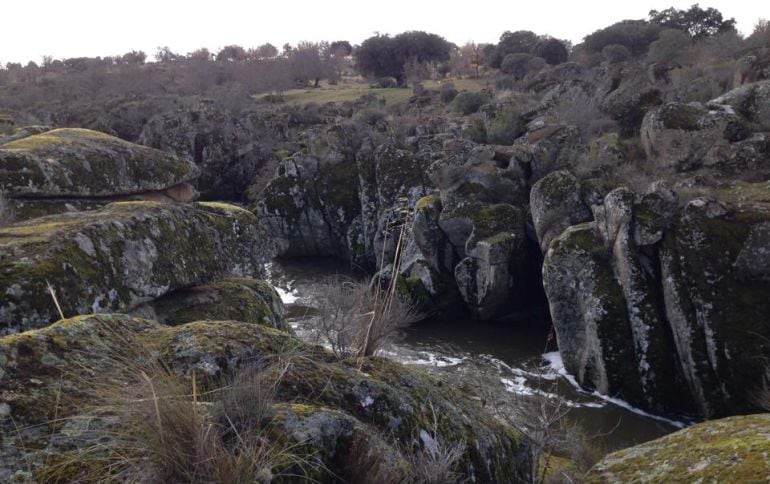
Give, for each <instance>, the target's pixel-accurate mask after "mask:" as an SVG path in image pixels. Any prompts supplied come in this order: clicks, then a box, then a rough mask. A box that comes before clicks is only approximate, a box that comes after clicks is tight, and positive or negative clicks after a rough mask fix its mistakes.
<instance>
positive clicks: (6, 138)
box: [0, 125, 51, 145]
mask: <svg viewBox="0 0 770 484" xmlns="http://www.w3.org/2000/svg"><path fill="white" fill-rule="evenodd" d="M46 131H51V127H50V126H40V125H34V126H24V127H21V128H15V129H13V130H12V131H11V132H10V133H8V134H6V135H3V136H0V145H3V144H5V143H10V142H11V141H16V140H17V139H22V138H26V137H27V136H32V135H35V134H42V133H45V132H46Z"/></svg>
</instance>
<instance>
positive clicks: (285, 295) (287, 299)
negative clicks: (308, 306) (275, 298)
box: [273, 286, 299, 304]
mask: <svg viewBox="0 0 770 484" xmlns="http://www.w3.org/2000/svg"><path fill="white" fill-rule="evenodd" d="M273 287H274V288H275V291H276V292H277V293H278V295H279V296H281V301H283V303H284V304H294V303H295V302H297V300H299V294H297V292H296V291H294V290H286V289H284V288H282V287H278V286H273Z"/></svg>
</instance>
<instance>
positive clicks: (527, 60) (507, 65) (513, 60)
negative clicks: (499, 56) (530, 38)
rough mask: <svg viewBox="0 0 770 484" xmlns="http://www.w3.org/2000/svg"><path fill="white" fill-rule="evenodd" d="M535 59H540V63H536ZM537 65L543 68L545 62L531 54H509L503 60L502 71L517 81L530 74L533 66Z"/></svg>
mask: <svg viewBox="0 0 770 484" xmlns="http://www.w3.org/2000/svg"><path fill="white" fill-rule="evenodd" d="M535 59H540V62H537V61H535ZM537 64H540V66H541V68H542V66H543V65H544V64H545V61H543V60H542V58H539V57H535V56H533V55H531V54H523V53H519V54H508V55H507V56H505V59H503V62H502V64H500V70H501V71H502V72H504V73H505V74H510V75H512V76H513V77H515V78H516V79H521V78H523V77H524V76H526V75H527V74H528V73H529V72H530V70H531V66H532V65H537Z"/></svg>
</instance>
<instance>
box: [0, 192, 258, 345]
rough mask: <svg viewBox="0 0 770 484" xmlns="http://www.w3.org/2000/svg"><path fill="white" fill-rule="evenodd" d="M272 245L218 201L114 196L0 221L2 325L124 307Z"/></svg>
mask: <svg viewBox="0 0 770 484" xmlns="http://www.w3.org/2000/svg"><path fill="white" fill-rule="evenodd" d="M272 253H273V249H272V245H271V243H270V242H269V240H267V235H266V234H265V232H264V229H262V228H261V226H260V225H259V224H258V223H257V219H256V218H255V217H254V215H253V214H252V213H251V212H248V211H246V210H243V209H240V208H238V207H235V206H232V205H226V204H219V203H198V204H191V205H184V204H169V203H156V202H120V203H115V204H110V205H108V206H106V207H105V208H103V209H101V210H97V211H92V212H79V213H69V214H63V215H51V216H48V217H43V218H39V219H34V220H32V221H29V222H25V223H21V224H18V225H15V226H11V227H6V228H4V229H0V294H2V296H3V297H2V298H1V299H0V333H2V334H7V333H9V332H16V331H20V330H25V329H28V328H35V327H40V326H44V325H47V324H49V323H51V322H52V321H55V320H56V319H58V318H59V316H58V312H57V309H56V307H55V305H54V302H53V300H52V298H51V295H50V294H49V290H48V283H50V284H51V287H52V288H53V289H54V290H55V291H56V295H57V299H58V302H59V303H60V305H61V308H62V310H63V312H64V314H65V315H70V314H78V313H91V312H107V311H122V310H127V309H129V308H131V307H133V306H135V305H137V304H138V303H141V302H145V301H147V300H149V299H152V298H156V297H159V296H162V295H164V294H166V293H167V292H169V291H172V290H174V289H179V288H182V287H185V286H190V285H194V284H200V283H207V282H210V281H212V280H214V279H216V278H217V277H221V276H224V275H227V274H229V273H233V274H236V275H241V276H252V275H259V274H260V273H261V271H262V264H263V263H264V262H266V261H267V260H268V259H269V258H270V256H271V255H272Z"/></svg>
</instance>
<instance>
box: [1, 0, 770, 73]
mask: <svg viewBox="0 0 770 484" xmlns="http://www.w3.org/2000/svg"><path fill="white" fill-rule="evenodd" d="M692 3H694V1H693V0H688V1H676V0H665V1H657V0H655V1H645V0H641V1H634V2H630V1H621V0H610V1H588V0H586V1H580V0H572V1H570V0H550V1H548V0H527V1H519V0H497V1H492V0H469V1H464V2H459V1H452V0H443V1H424V0H422V1H421V0H370V1H366V2H364V1H360V0H359V1H353V0H313V1H308V0H272V1H235V0H209V1H200V0H186V1H182V0H131V1H128V0H124V1H121V2H115V1H110V0H34V1H25V0H13V1H3V2H2V4H0V62H1V63H6V62H24V63H26V62H28V61H29V60H34V61H36V62H39V61H40V59H41V58H42V56H43V55H51V56H53V57H54V58H65V57H79V56H88V57H94V56H106V55H115V54H122V53H125V52H127V51H129V50H134V49H136V50H144V51H145V52H147V54H148V55H149V56H152V55H153V54H154V52H155V50H156V48H157V47H158V46H169V47H170V48H171V49H172V50H173V51H175V52H179V53H187V52H190V51H192V50H195V49H197V48H199V47H208V48H209V49H211V50H213V51H216V50H217V49H218V48H220V47H222V46H224V45H228V44H239V45H243V46H244V47H253V46H256V45H259V44H263V43H265V42H271V43H273V44H274V45H276V46H278V47H279V48H280V46H282V45H283V44H284V43H286V42H288V43H291V44H295V43H297V42H298V41H302V40H308V41H320V40H330V41H333V40H349V41H350V42H351V43H354V44H355V43H359V42H361V41H362V40H364V39H365V38H367V37H370V36H371V35H374V33H375V32H380V33H388V34H397V33H399V32H403V31H405V30H424V31H427V32H432V33H437V34H439V35H442V36H444V37H445V38H446V39H447V40H450V41H452V42H455V43H457V44H462V43H465V42H466V41H469V40H473V41H475V42H495V41H496V40H497V39H498V38H499V37H500V34H501V33H502V32H504V31H506V30H511V31H514V30H522V29H526V30H532V31H534V32H536V33H538V34H550V35H553V36H555V37H560V38H565V39H569V40H571V41H573V42H575V43H577V42H580V40H581V39H582V38H583V37H584V36H585V35H587V34H589V33H591V32H593V31H594V30H596V29H598V28H601V27H605V26H607V25H610V24H612V23H614V22H616V21H619V20H622V19H627V18H644V17H646V16H647V12H648V11H649V10H650V9H657V10H662V9H665V8H668V7H670V6H675V7H677V8H686V7H688V6H689V5H691V4H692ZM700 3H701V6H702V7H704V8H705V7H714V8H717V9H719V10H720V11H721V12H722V13H723V14H724V15H725V17H726V18H729V17H735V19H736V20H737V22H738V30H740V31H741V32H744V33H750V32H751V30H752V29H753V26H754V23H755V22H756V20H757V19H758V18H761V17H765V18H770V5H769V4H768V2H766V0H732V1H729V0H712V1H701V2H700ZM761 5H765V7H764V8H763V7H761Z"/></svg>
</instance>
